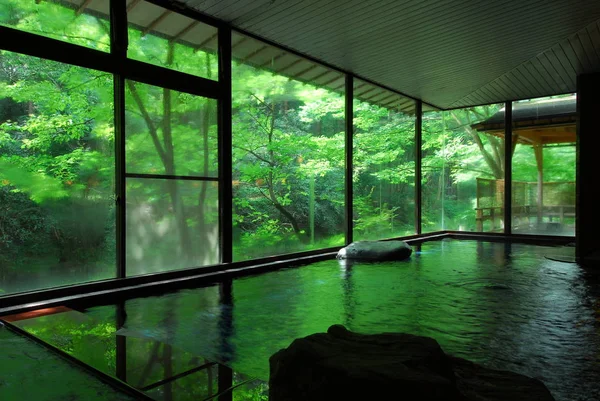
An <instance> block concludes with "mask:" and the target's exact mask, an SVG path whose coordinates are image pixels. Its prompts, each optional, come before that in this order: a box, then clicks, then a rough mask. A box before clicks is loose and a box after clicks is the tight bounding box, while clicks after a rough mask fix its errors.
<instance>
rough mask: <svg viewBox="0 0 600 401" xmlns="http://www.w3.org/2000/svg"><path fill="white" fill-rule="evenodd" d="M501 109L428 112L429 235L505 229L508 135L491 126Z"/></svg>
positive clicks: (425, 203)
mask: <svg viewBox="0 0 600 401" xmlns="http://www.w3.org/2000/svg"><path fill="white" fill-rule="evenodd" d="M501 109H502V105H501V104H492V105H486V106H476V107H469V108H463V109H454V110H448V111H427V112H424V113H423V125H422V141H423V145H422V161H421V163H422V230H423V232H432V231H438V230H458V231H477V232H502V231H503V230H504V221H503V220H504V135H503V134H499V132H498V131H495V130H491V129H489V127H487V126H486V125H485V123H486V122H489V121H490V120H491V119H496V118H498V113H502V114H503V112H502V110H501ZM502 124H503V120H502ZM503 132H504V131H503V128H502V133H503Z"/></svg>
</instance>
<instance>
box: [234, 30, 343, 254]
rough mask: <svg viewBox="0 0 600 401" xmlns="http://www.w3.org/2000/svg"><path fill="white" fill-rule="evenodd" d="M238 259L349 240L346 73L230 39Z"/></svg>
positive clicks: (238, 37) (240, 37)
mask: <svg viewBox="0 0 600 401" xmlns="http://www.w3.org/2000/svg"><path fill="white" fill-rule="evenodd" d="M231 46H232V58H233V65H232V76H233V79H232V87H233V110H232V118H233V121H232V124H233V193H234V198H233V228H234V231H233V234H234V235H233V238H234V247H233V253H234V259H235V260H243V259H251V258H256V257H262V256H271V255H280V254H284V253H290V252H299V251H306V250H310V249H318V248H324V247H328V246H337V245H342V244H343V243H344V174H345V173H344V129H345V117H344V109H345V108H344V85H345V84H344V82H345V81H344V80H345V76H344V74H343V73H340V72H338V71H334V70H331V69H328V68H326V67H324V66H322V65H320V64H317V63H315V62H313V61H310V60H308V59H305V58H302V57H299V56H297V55H295V54H291V53H289V52H286V51H285V50H282V49H279V48H276V47H273V46H270V45H267V44H265V43H263V42H260V41H258V40H255V39H252V38H250V37H247V36H243V35H239V34H234V35H233V36H232V43H231Z"/></svg>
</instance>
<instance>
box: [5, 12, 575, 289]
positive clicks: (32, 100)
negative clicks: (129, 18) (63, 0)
mask: <svg viewBox="0 0 600 401" xmlns="http://www.w3.org/2000/svg"><path fill="white" fill-rule="evenodd" d="M0 23H1V24H2V25H6V26H10V27H16V28H18V29H22V30H25V31H28V32H32V33H36V34H40V35H45V36H50V37H53V38H56V39H59V40H64V41H68V42H71V43H75V44H78V45H82V46H86V47H91V48H94V49H97V50H99V51H108V50H109V26H108V22H107V21H106V20H104V19H102V18H100V17H96V16H93V15H88V14H86V13H83V14H81V15H78V16H76V15H75V13H74V12H73V10H71V9H68V8H65V7H61V6H57V5H55V4H53V3H51V2H41V3H40V4H37V2H34V1H30V2H29V1H28V2H22V1H17V0H10V1H3V2H2V4H1V5H0ZM129 37H130V40H129V49H128V56H129V57H131V58H134V59H137V60H141V61H145V62H150V63H153V64H156V65H160V66H163V67H166V68H170V69H176V70H178V71H183V72H186V73H190V74H193V75H197V76H201V77H204V78H208V79H213V80H216V79H217V71H218V65H217V63H218V61H217V57H216V55H215V54H214V53H213V52H211V51H208V50H207V51H203V50H202V49H191V48H190V47H186V46H185V44H181V43H176V42H174V41H169V40H167V39H164V38H162V37H159V36H156V35H152V34H148V33H146V32H141V31H140V30H139V29H138V28H137V27H135V26H130V29H129ZM232 75H233V82H232V86H233V104H232V108H233V121H232V125H233V138H232V139H233V149H232V151H233V166H232V167H233V177H232V178H233V181H232V184H233V193H234V198H233V205H234V210H233V222H232V224H233V228H234V244H233V246H234V249H233V251H234V258H235V260H244V259H250V258H256V257H262V256H271V255H277V254H282V253H287V252H296V251H303V250H308V249H317V248H323V247H328V246H339V245H342V244H343V243H344V224H345V223H344V202H345V200H344V174H345V169H344V165H345V161H344V146H345V143H344V136H345V134H344V129H345V124H344V115H345V110H344V96H343V95H344V94H343V92H339V91H332V90H328V89H326V88H323V87H318V86H315V85H311V83H310V82H300V81H297V80H294V79H292V78H290V77H289V76H286V75H281V74H276V73H274V72H273V71H271V70H269V69H266V68H261V67H260V66H254V65H249V64H247V63H244V60H240V59H236V58H235V57H234V61H233V65H232ZM113 102H114V100H113V77H112V75H111V74H107V73H104V72H100V71H95V70H91V69H85V68H81V67H76V66H72V65H67V64H63V63H58V62H55V61H49V60H43V59H38V58H35V57H31V56H26V55H21V54H17V53H12V52H9V51H1V52H0V265H1V268H0V292H2V291H4V292H17V291H23V290H29V289H35V288H40V287H42V286H43V287H48V286H56V285H65V284H71V283H74V282H81V281H89V280H97V279H104V278H111V277H114V276H115V274H116V273H115V259H116V208H115V128H114V110H113ZM125 108H126V114H125V115H126V132H125V170H126V173H127V178H126V205H125V208H126V227H125V232H126V244H127V246H126V261H127V273H128V274H129V275H135V274H144V273H151V272H156V271H164V270H173V269H180V268H186V267H193V266H204V265H210V264H215V263H218V262H219V259H220V255H219V242H218V241H219V230H220V227H219V224H218V221H219V219H218V210H219V199H218V168H217V167H218V163H219V160H218V126H217V123H218V122H217V101H216V100H214V99H207V98H203V97H199V96H194V95H191V94H188V93H183V92H178V91H175V90H172V89H168V88H160V87H155V86H151V85H147V84H142V83H139V82H135V81H127V82H126V102H125ZM500 109H501V105H490V106H480V107H473V108H467V109H457V110H451V111H444V112H442V111H428V112H426V113H425V114H424V116H423V149H422V152H423V159H422V166H423V177H422V180H423V181H422V183H423V193H422V197H423V231H424V232H428V231H435V230H440V229H460V230H469V231H472V230H475V228H476V225H475V213H474V207H475V185H476V184H475V179H476V178H478V177H481V178H489V179H500V178H503V174H504V161H503V158H504V152H503V149H504V143H503V140H502V138H499V137H493V136H490V135H486V134H485V133H482V132H477V131H476V130H475V129H473V128H472V126H473V125H474V124H475V123H477V122H480V121H482V120H485V119H487V118H489V117H490V116H492V115H493V114H494V113H496V112H497V111H499V110H500ZM353 147H354V160H353V164H354V171H353V177H352V179H353V187H354V188H353V190H354V198H353V208H354V216H353V226H354V237H355V239H377V238H389V237H395V236H402V235H408V234H413V233H414V232H415V227H414V223H415V194H414V185H415V155H416V150H415V116H414V115H412V114H410V113H403V112H402V111H401V110H397V109H393V108H386V107H382V106H381V105H379V104H376V103H371V102H368V101H361V100H359V99H355V101H354V136H353ZM544 157H545V166H546V171H545V177H546V178H547V179H548V180H550V181H552V180H554V181H561V180H562V181H569V180H570V181H572V180H574V168H572V166H573V165H574V148H573V147H561V148H556V149H550V150H548V151H547V152H546V153H545V156H544ZM559 159H560V160H562V163H557V162H555V161H556V160H559ZM513 165H514V172H513V176H514V177H515V179H520V180H526V181H535V177H536V175H535V174H536V167H535V157H533V156H532V153H531V150H530V149H529V148H528V147H526V146H521V145H520V146H517V148H516V151H515V154H514V161H513ZM565 166H566V167H565ZM174 177H184V178H185V179H178V178H174ZM23 277H26V278H27V280H26V281H24V280H23V279H22V278H23ZM20 278H21V279H20Z"/></svg>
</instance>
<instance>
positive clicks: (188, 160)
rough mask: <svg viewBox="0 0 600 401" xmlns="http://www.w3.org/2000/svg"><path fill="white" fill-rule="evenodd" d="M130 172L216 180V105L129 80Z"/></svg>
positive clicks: (127, 159)
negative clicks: (214, 178) (212, 178)
mask: <svg viewBox="0 0 600 401" xmlns="http://www.w3.org/2000/svg"><path fill="white" fill-rule="evenodd" d="M125 137H126V145H125V146H126V169H127V172H128V173H138V174H160V175H163V174H166V175H184V176H195V177H217V175H218V159H217V156H218V143H217V101H216V100H214V99H207V98H203V97H200V96H194V95H190V94H187V93H182V92H177V91H174V90H171V89H165V88H159V87H156V86H151V85H146V84H141V83H137V82H133V81H127V87H126V136H125Z"/></svg>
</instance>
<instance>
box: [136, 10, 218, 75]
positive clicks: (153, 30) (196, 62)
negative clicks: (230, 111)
mask: <svg viewBox="0 0 600 401" xmlns="http://www.w3.org/2000/svg"><path fill="white" fill-rule="evenodd" d="M127 12H128V13H127V19H128V21H129V47H128V49H127V56H128V57H130V58H132V59H134V60H139V61H143V62H146V63H150V64H154V65H158V66H161V67H166V68H170V69H172V70H176V71H180V72H185V73H188V74H192V75H197V76H199V77H202V78H208V79H213V80H218V59H217V40H218V38H217V28H215V27H213V26H210V25H207V24H203V23H201V22H199V21H196V20H193V19H191V18H188V17H185V16H183V15H181V14H177V13H174V12H171V11H169V10H165V9H164V8H162V7H159V6H157V5H155V4H152V3H149V2H147V1H136V0H128V6H127Z"/></svg>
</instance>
